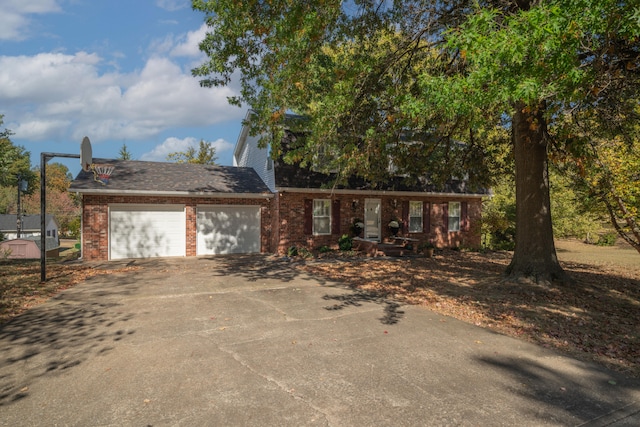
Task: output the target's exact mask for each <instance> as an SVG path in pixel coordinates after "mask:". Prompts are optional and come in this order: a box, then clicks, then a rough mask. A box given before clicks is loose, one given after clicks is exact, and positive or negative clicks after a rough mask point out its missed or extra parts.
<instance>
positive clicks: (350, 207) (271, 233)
mask: <svg viewBox="0 0 640 427" xmlns="http://www.w3.org/2000/svg"><path fill="white" fill-rule="evenodd" d="M314 198H315V199H322V198H326V199H331V200H339V201H340V228H339V230H340V232H339V233H334V234H331V235H326V236H313V235H311V234H305V232H304V231H305V230H304V221H305V219H304V216H305V209H304V200H305V199H314ZM365 198H374V199H380V200H381V208H382V224H383V226H382V238H383V239H385V238H388V237H390V236H391V231H390V230H389V229H388V227H387V226H386V224H388V223H389V221H391V219H392V218H398V219H402V218H403V217H404V216H405V215H404V213H403V211H402V210H403V206H404V205H406V204H405V203H403V202H405V201H427V202H429V203H430V207H431V209H430V210H431V212H430V230H424V232H422V233H402V231H401V233H400V234H401V235H404V236H406V237H411V238H415V239H418V240H420V242H421V243H424V242H427V241H431V242H433V243H434V244H435V245H436V246H438V247H456V246H462V247H471V248H479V247H480V243H481V241H480V215H481V209H482V202H481V199H480V198H464V199H462V198H461V199H456V198H455V197H452V198H445V197H427V198H420V197H394V196H367V197H364V196H361V195H345V194H338V195H336V194H334V195H333V196H329V195H326V196H325V195H321V194H306V193H287V192H285V193H280V194H276V195H275V197H274V198H272V199H266V198H259V199H235V198H233V199H229V198H188V197H160V196H154V197H150V196H92V195H85V196H84V197H83V205H84V208H83V213H82V233H83V248H82V256H83V259H85V260H107V259H108V257H109V235H108V231H109V228H108V227H109V213H108V206H109V204H114V203H118V204H121V203H129V204H145V203H146V204H183V205H185V208H186V222H187V224H186V227H187V236H186V242H187V243H186V254H187V256H195V255H196V240H197V239H196V233H197V231H196V207H197V206H198V205H206V204H224V205H254V206H255V205H257V206H261V217H262V229H263V233H262V242H261V243H262V248H261V252H264V253H268V252H277V253H286V252H287V250H288V249H289V247H291V246H297V247H305V248H307V249H310V250H313V249H317V248H319V247H321V246H325V245H326V246H329V247H337V244H338V239H339V238H340V236H341V235H342V234H349V235H351V225H352V224H353V221H354V220H355V219H356V218H358V219H360V220H364V200H365ZM450 201H460V202H467V206H468V220H469V227H468V230H464V231H458V232H444V228H443V226H444V224H445V218H444V215H443V213H444V209H443V204H444V203H448V202H450ZM423 214H424V213H423Z"/></svg>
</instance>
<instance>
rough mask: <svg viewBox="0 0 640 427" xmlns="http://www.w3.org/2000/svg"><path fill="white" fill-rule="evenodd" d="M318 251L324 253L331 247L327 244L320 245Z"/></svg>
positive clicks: (329, 250)
mask: <svg viewBox="0 0 640 427" xmlns="http://www.w3.org/2000/svg"><path fill="white" fill-rule="evenodd" d="M318 252H320V253H321V254H326V253H327V252H331V248H330V247H329V246H327V245H324V246H320V247H319V248H318Z"/></svg>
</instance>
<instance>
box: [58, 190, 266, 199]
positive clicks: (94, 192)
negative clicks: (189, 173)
mask: <svg viewBox="0 0 640 427" xmlns="http://www.w3.org/2000/svg"><path fill="white" fill-rule="evenodd" d="M69 191H70V192H72V193H78V194H83V195H85V194H86V195H90V196H104V195H109V196H158V197H197V198H205V197H209V198H212V197H215V198H223V199H263V198H269V199H270V198H272V197H273V196H274V195H273V193H266V192H265V193H223V192H210V191H209V192H206V191H143V190H110V189H79V188H70V189H69Z"/></svg>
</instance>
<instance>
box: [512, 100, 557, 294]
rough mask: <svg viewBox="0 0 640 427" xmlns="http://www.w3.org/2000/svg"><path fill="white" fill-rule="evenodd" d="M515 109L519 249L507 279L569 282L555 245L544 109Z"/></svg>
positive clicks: (513, 127) (522, 106) (520, 107)
mask: <svg viewBox="0 0 640 427" xmlns="http://www.w3.org/2000/svg"><path fill="white" fill-rule="evenodd" d="M515 107H516V111H515V114H514V116H513V122H512V132H513V144H514V153H515V165H516V246H515V251H514V254H513V259H512V260H511V264H510V265H509V267H507V275H508V280H514V281H517V280H520V279H522V278H524V279H529V280H533V281H534V282H536V283H538V282H548V283H550V282H552V281H554V280H559V281H562V282H567V281H569V278H568V276H567V274H566V273H565V272H564V270H563V269H562V267H560V263H559V262H558V258H557V256H556V248H555V244H554V242H553V228H552V226H551V203H550V199H549V174H548V158H547V139H546V136H545V135H546V122H545V118H544V106H543V105H541V106H539V107H538V109H537V110H534V109H531V108H529V107H527V106H525V105H524V104H522V103H518V104H516V106H515Z"/></svg>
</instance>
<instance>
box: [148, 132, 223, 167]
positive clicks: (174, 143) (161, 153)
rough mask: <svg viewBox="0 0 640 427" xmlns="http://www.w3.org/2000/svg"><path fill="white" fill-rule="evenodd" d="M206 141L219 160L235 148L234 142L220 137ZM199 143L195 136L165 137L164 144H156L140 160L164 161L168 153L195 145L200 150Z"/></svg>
mask: <svg viewBox="0 0 640 427" xmlns="http://www.w3.org/2000/svg"><path fill="white" fill-rule="evenodd" d="M206 142H210V143H211V144H212V145H213V147H214V148H215V149H216V157H218V161H219V160H220V157H221V155H224V153H226V152H229V151H231V150H233V147H234V146H233V144H232V143H230V142H229V141H225V140H224V139H222V138H219V139H217V140H215V141H206ZM199 145H200V139H196V138H193V137H187V138H184V139H179V138H175V137H170V138H167V139H165V140H164V142H163V143H162V144H160V145H158V146H156V147H155V148H154V149H153V150H151V151H149V152H147V153H144V154H143V155H142V156H140V160H145V161H150V162H163V161H165V160H166V158H167V155H169V154H171V153H176V152H184V151H186V150H187V149H188V148H189V147H193V148H195V149H196V150H198V147H199Z"/></svg>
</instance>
